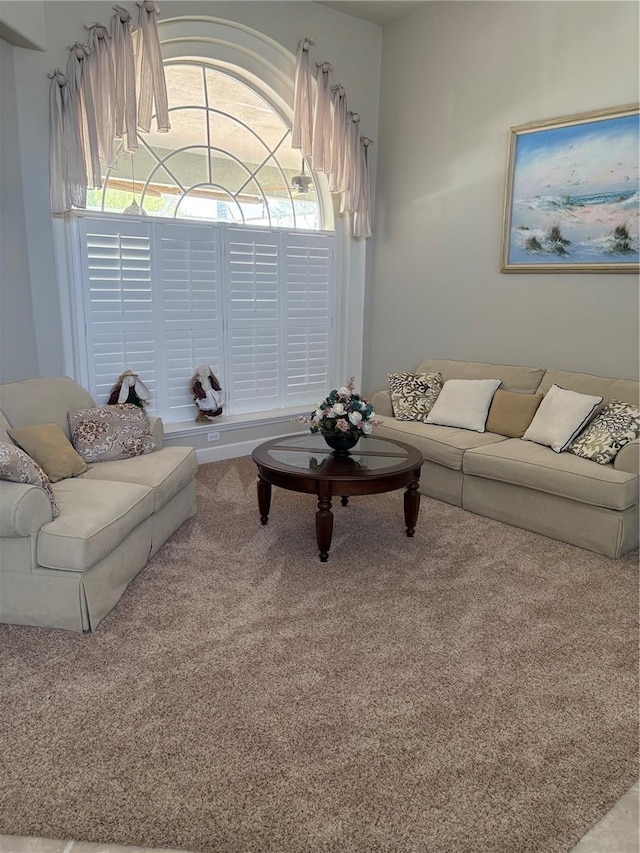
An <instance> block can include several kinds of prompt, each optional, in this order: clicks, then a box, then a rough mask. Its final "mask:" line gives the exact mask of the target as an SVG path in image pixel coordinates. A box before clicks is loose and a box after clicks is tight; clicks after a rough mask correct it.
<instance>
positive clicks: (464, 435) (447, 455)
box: [375, 416, 508, 471]
mask: <svg viewBox="0 0 640 853" xmlns="http://www.w3.org/2000/svg"><path fill="white" fill-rule="evenodd" d="M377 418H378V420H380V421H381V422H382V423H381V425H380V426H378V427H376V430H375V435H379V436H382V437H383V438H397V439H398V440H399V441H406V443H407V444H412V445H413V446H414V447H417V448H418V450H420V451H422V454H423V456H424V458H425V459H428V460H429V461H430V462H437V463H438V464H439V465H444V466H445V467H446V468H452V469H453V470H455V471H460V470H461V469H462V457H463V455H464V453H465V451H467V450H469V448H471V447H486V446H487V445H491V444H495V443H496V442H499V443H503V442H505V441H508V439H507V438H505V437H504V436H503V435H495V433H490V432H473V431H472V430H468V429H458V428H457V427H446V426H437V425H436V424H424V423H419V422H418V421H396V420H395V418H390V417H380V416H377Z"/></svg>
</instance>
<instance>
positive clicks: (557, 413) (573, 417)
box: [522, 385, 602, 453]
mask: <svg viewBox="0 0 640 853" xmlns="http://www.w3.org/2000/svg"><path fill="white" fill-rule="evenodd" d="M601 402H602V397H595V396H592V395H591V394H578V393H577V391H568V390H567V389H566V388H561V387H560V386H559V385H552V386H551V388H549V390H548V391H547V393H546V394H545V397H544V400H543V401H542V402H541V403H540V406H539V407H538V411H537V412H536V414H535V416H534V418H533V420H532V421H531V423H530V424H529V427H528V428H527V430H526V432H525V434H524V435H523V436H522V440H523V441H534V442H535V443H536V444H544V445H546V446H547V447H550V448H551V449H552V450H553V451H555V452H556V453H561V452H562V451H563V450H566V449H567V447H568V446H569V445H570V444H571V442H572V441H573V439H574V438H575V437H576V436H577V435H578V433H579V432H580V431H581V430H582V429H584V427H585V425H586V424H587V423H588V421H589V419H590V418H591V417H592V415H593V413H594V412H595V410H596V409H597V407H598V406H599V405H600V403H601Z"/></svg>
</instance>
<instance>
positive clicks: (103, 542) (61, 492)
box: [37, 477, 153, 572]
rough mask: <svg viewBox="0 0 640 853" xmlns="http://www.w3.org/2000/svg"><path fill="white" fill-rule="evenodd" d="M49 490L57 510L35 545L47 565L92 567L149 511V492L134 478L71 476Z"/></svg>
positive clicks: (77, 569) (60, 567)
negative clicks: (97, 479)
mask: <svg viewBox="0 0 640 853" xmlns="http://www.w3.org/2000/svg"><path fill="white" fill-rule="evenodd" d="M53 490H54V494H55V496H56V501H57V502H58V506H59V507H60V515H59V517H58V518H56V519H55V520H54V521H51V522H49V524H45V525H44V526H43V527H42V528H41V529H40V533H39V534H38V547H37V554H38V563H39V564H40V565H41V566H45V567H46V568H48V569H67V570H70V571H74V572H84V571H86V570H87V569H90V568H91V566H93V565H94V564H95V563H97V562H98V560H100V559H102V557H104V556H105V555H106V554H109V553H110V552H111V551H113V549H114V548H115V547H116V545H118V544H119V543H120V542H122V540H123V539H124V538H125V537H126V536H128V535H129V533H131V531H132V530H134V529H135V528H136V527H137V526H138V525H139V524H140V523H141V522H142V521H144V520H145V518H148V517H149V516H150V515H151V514H152V513H153V491H152V490H151V489H149V488H148V487H146V486H139V485H136V484H134V483H115V482H103V481H100V482H94V481H93V480H87V479H85V478H84V477H74V478H73V479H70V480H60V482H59V483H56V484H55V485H54V487H53Z"/></svg>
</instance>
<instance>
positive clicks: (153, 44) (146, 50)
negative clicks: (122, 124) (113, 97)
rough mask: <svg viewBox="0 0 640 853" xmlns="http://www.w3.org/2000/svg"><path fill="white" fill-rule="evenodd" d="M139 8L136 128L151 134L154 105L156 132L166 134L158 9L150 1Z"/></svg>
mask: <svg viewBox="0 0 640 853" xmlns="http://www.w3.org/2000/svg"><path fill="white" fill-rule="evenodd" d="M138 5H139V6H140V16H139V20H138V25H139V30H140V35H141V44H140V46H139V52H138V63H139V74H138V80H139V87H140V94H139V101H138V127H139V128H140V129H141V130H144V131H145V132H147V133H148V132H149V131H150V130H151V113H152V110H153V105H154V103H155V108H156V124H157V127H158V130H159V131H161V132H162V133H166V132H167V131H168V130H171V125H170V123H169V104H168V101H167V82H166V80H165V76H164V65H163V64H162V50H161V48H160V38H159V36H158V24H157V18H158V8H157V6H156V4H155V3H154V2H153V0H144V2H143V3H141V4H138Z"/></svg>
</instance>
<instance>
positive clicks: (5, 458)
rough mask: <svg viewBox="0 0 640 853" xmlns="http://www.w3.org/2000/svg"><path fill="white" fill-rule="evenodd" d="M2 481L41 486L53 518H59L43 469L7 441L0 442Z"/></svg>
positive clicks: (0, 476) (48, 481)
mask: <svg viewBox="0 0 640 853" xmlns="http://www.w3.org/2000/svg"><path fill="white" fill-rule="evenodd" d="M0 480H9V481H10V482H12V483H25V484H26V485H29V486H39V487H40V488H41V489H43V491H44V492H45V494H46V496H47V497H48V498H49V501H50V503H51V512H52V513H53V517H54V518H57V517H58V516H59V515H60V510H59V509H58V504H57V503H56V499H55V497H54V495H53V489H52V488H51V481H50V480H49V478H48V477H47V475H46V474H45V473H44V471H43V470H42V468H41V467H40V466H39V465H38V463H37V462H34V461H33V459H32V458H31V457H30V456H29V455H28V454H26V453H25V452H24V450H21V449H20V448H19V447H16V446H15V444H7V442H6V441H0Z"/></svg>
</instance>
